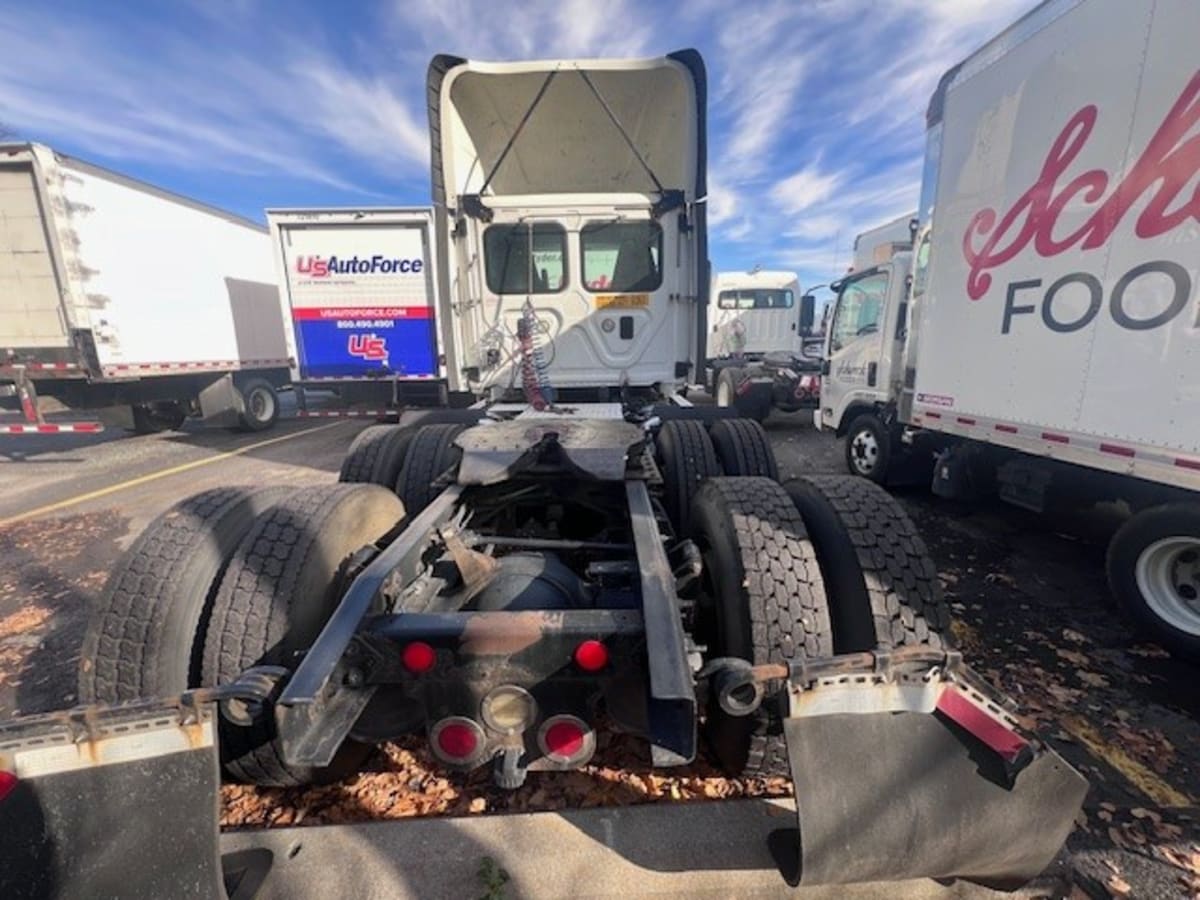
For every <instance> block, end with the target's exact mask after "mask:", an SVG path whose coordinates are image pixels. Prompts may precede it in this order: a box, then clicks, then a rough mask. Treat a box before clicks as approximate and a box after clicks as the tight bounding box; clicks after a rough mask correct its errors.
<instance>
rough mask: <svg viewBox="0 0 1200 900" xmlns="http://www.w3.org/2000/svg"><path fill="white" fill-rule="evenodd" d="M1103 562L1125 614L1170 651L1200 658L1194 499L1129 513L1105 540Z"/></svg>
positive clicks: (1199, 556)
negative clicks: (1131, 515)
mask: <svg viewBox="0 0 1200 900" xmlns="http://www.w3.org/2000/svg"><path fill="white" fill-rule="evenodd" d="M1107 568H1108V582H1109V585H1110V586H1111V587H1112V592H1113V594H1114V595H1115V596H1116V598H1117V600H1118V601H1119V602H1120V604H1121V606H1122V607H1123V608H1124V609H1125V610H1126V611H1127V612H1128V613H1129V615H1130V616H1131V617H1132V618H1133V619H1134V620H1135V621H1137V623H1138V624H1139V625H1141V626H1142V627H1143V628H1144V629H1145V630H1146V632H1147V633H1149V634H1150V635H1151V636H1152V637H1153V638H1154V639H1155V640H1157V641H1158V642H1159V643H1160V644H1162V645H1163V646H1164V647H1166V648H1167V649H1168V650H1170V651H1171V652H1172V653H1174V654H1175V655H1177V656H1180V657H1182V658H1185V659H1191V660H1196V661H1200V505H1196V504H1187V503H1172V504H1167V505H1165V506H1156V507H1153V508H1151V509H1146V510H1142V511H1141V512H1139V513H1137V514H1135V515H1134V516H1133V517H1132V518H1131V519H1130V520H1129V521H1128V522H1126V523H1125V524H1124V525H1123V526H1121V529H1120V530H1119V531H1118V532H1117V533H1116V535H1114V537H1113V539H1112V542H1111V543H1110V544H1109V545H1108V559H1107Z"/></svg>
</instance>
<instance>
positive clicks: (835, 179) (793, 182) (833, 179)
mask: <svg viewBox="0 0 1200 900" xmlns="http://www.w3.org/2000/svg"><path fill="white" fill-rule="evenodd" d="M848 176H849V173H848V172H846V171H837V172H823V171H821V169H820V168H819V163H818V162H814V163H811V164H810V165H807V166H805V167H804V168H803V169H801V170H800V171H799V172H796V173H795V174H793V175H789V176H788V177H787V178H784V179H783V180H782V181H779V182H777V183H776V184H775V186H774V187H773V188H772V189H771V195H772V198H773V199H774V201H775V205H776V206H778V207H779V208H780V209H782V210H783V211H784V212H787V213H792V214H795V213H800V212H804V210H806V209H809V208H810V207H813V206H816V205H817V204H819V203H823V202H824V201H826V200H828V199H829V198H830V197H832V196H833V195H834V193H835V192H836V191H837V190H838V188H840V187H841V186H842V184H843V183H844V182H845V181H846V179H847V177H848Z"/></svg>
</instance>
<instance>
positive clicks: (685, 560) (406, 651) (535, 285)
mask: <svg viewBox="0 0 1200 900" xmlns="http://www.w3.org/2000/svg"><path fill="white" fill-rule="evenodd" d="M426 95H427V97H428V98H429V99H430V121H431V125H432V141H431V143H432V147H431V154H430V156H431V159H432V160H433V170H434V200H435V210H436V213H435V217H436V218H437V219H438V223H437V233H438V241H439V244H440V245H441V249H440V250H439V252H438V254H437V258H438V259H439V260H442V261H443V262H441V263H439V267H438V276H439V280H441V281H442V282H443V283H444V284H445V285H447V286H449V285H450V284H451V283H452V282H453V281H454V278H455V277H457V284H456V285H455V288H456V289H455V291H454V293H453V294H452V296H453V297H454V301H455V302H454V304H453V305H452V307H451V315H452V317H455V318H459V319H461V320H462V325H463V332H462V334H461V337H460V341H459V343H458V344H457V345H454V344H453V343H451V347H452V348H453V349H455V350H457V351H460V352H461V353H462V354H463V356H462V357H461V358H462V362H463V363H464V364H465V365H466V366H467V367H468V369H471V368H475V369H477V371H473V372H470V380H471V381H472V382H474V384H475V385H476V386H477V387H478V389H480V390H481V392H483V393H484V394H485V395H487V396H488V402H487V403H484V404H479V405H477V406H476V407H475V408H472V409H465V410H464V409H434V410H422V411H420V412H419V413H414V412H407V413H406V414H405V417H403V418H402V419H401V421H400V422H399V423H398V424H396V425H381V426H375V428H374V429H367V432H372V434H373V436H372V438H371V439H370V440H367V441H361V442H358V441H356V443H355V444H354V445H352V446H351V447H350V449H349V450H348V453H347V458H346V465H343V467H342V473H341V476H340V479H339V480H340V483H338V484H322V485H310V486H307V487H296V486H278V487H274V488H271V487H265V488H264V487H262V486H256V487H253V488H249V489H247V488H235V487H228V488H218V489H216V490H210V491H207V492H205V493H203V494H201V495H198V496H196V497H193V498H190V499H188V500H185V501H182V503H181V504H180V505H179V506H177V507H176V508H175V509H173V510H171V511H169V512H168V513H166V514H165V515H164V517H163V518H162V519H160V520H159V521H158V522H156V523H154V524H152V525H151V526H150V528H149V529H148V530H147V532H146V534H145V535H144V536H143V537H142V538H141V539H139V540H138V541H137V542H135V544H134V545H133V548H132V549H131V551H130V553H129V554H128V555H127V556H126V557H125V558H124V559H123V560H122V561H121V562H120V563H119V564H118V565H117V566H116V567H115V569H114V574H113V575H112V576H111V579H110V582H109V588H108V589H107V590H106V591H105V594H104V600H103V601H102V602H101V603H100V604H98V606H97V609H96V610H95V613H94V616H93V619H92V622H91V623H90V625H89V630H88V636H87V638H86V639H85V641H84V645H83V651H82V662H81V667H80V692H81V696H82V697H83V698H85V699H86V700H88V701H91V702H92V703H93V704H97V705H93V706H91V707H87V708H84V709H81V710H76V711H73V712H72V711H67V712H63V713H58V714H54V715H50V716H48V717H44V718H40V719H39V718H36V717H35V718H30V719H18V720H16V721H15V722H12V723H8V724H6V725H4V726H0V787H3V788H4V790H5V791H6V792H7V794H8V797H7V798H5V797H4V794H3V792H0V831H3V833H4V835H5V842H6V847H5V849H6V854H7V855H6V858H5V862H6V864H5V865H4V866H3V867H0V894H3V895H4V896H16V895H19V894H22V893H35V894H36V893H38V892H39V891H40V892H41V893H46V892H50V891H52V890H54V889H57V890H58V891H59V892H60V893H66V894H70V895H72V896H74V895H87V894H89V893H92V894H94V893H96V892H97V890H98V888H97V885H99V886H101V888H103V887H104V886H106V885H114V884H116V885H119V886H120V891H119V892H120V893H121V895H122V896H125V897H162V896H172V897H174V896H185V895H186V896H217V895H218V894H219V885H220V884H221V882H222V880H223V879H224V880H226V881H227V883H231V884H232V883H236V884H238V886H239V887H238V892H237V893H238V896H242V895H243V894H246V895H248V894H249V893H251V892H252V891H251V887H252V886H254V885H257V884H262V883H263V881H264V879H270V878H271V877H272V875H273V874H274V871H273V870H275V869H277V868H279V867H278V866H276V864H275V863H274V862H273V861H272V857H271V854H270V853H262V852H259V853H254V854H250V855H247V854H242V855H241V858H240V860H239V859H238V858H236V857H234V856H232V855H230V856H224V857H223V856H222V855H221V854H220V852H219V851H220V837H219V835H218V831H217V828H216V822H215V818H216V811H217V803H216V796H215V795H216V791H217V785H218V766H219V765H223V767H224V770H225V772H226V775H227V776H228V777H230V778H234V779H237V780H242V781H249V782H255V783H258V784H263V785H288V786H292V787H300V786H303V785H307V784H311V783H313V782H321V781H325V780H328V779H330V778H333V777H337V776H338V774H339V773H351V772H353V771H354V770H355V769H356V768H357V767H359V766H360V765H361V764H362V763H363V761H364V758H365V755H366V753H367V752H368V750H369V748H370V747H371V746H372V745H374V744H378V743H380V742H383V741H387V740H390V739H391V738H394V737H397V736H400V735H403V734H416V735H420V736H421V737H420V738H419V739H420V740H423V741H425V742H427V746H428V748H429V750H430V752H431V753H432V755H433V757H434V758H435V759H436V760H437V762H438V764H439V765H440V766H443V767H445V768H446V769H448V770H452V771H458V772H467V771H472V770H477V769H487V770H490V772H491V774H492V777H493V779H494V780H495V783H496V784H497V786H498V787H500V788H503V789H516V788H518V787H520V786H521V784H522V783H524V782H525V779H526V777H527V773H528V772H530V771H536V772H543V773H545V772H553V771H569V770H577V769H580V768H582V767H584V766H587V765H588V764H589V762H590V761H591V760H592V758H593V754H594V753H595V752H596V750H597V744H598V741H597V733H596V729H597V728H598V727H600V723H601V722H602V721H604V720H605V719H607V720H608V721H612V722H614V723H615V724H616V725H617V727H619V728H620V729H621V730H622V731H624V732H626V733H629V734H630V735H635V736H636V737H637V738H639V739H641V740H643V741H644V742H645V746H646V751H647V757H648V759H649V761H650V763H651V764H652V765H653V766H655V767H677V766H685V765H688V764H689V763H691V762H692V761H693V760H695V759H696V757H697V754H698V753H699V750H700V741H701V738H702V737H703V739H704V740H705V741H706V743H707V745H708V747H709V748H710V749H711V751H712V754H713V758H715V759H717V760H719V761H720V764H721V765H722V766H723V767H725V769H726V770H727V771H729V772H730V773H733V774H744V775H767V774H770V775H779V776H787V775H788V774H790V775H791V776H792V778H793V779H794V780H795V782H796V793H797V795H798V796H800V797H802V798H803V801H804V802H803V803H802V804H801V807H800V817H799V819H798V820H797V821H796V825H797V826H798V827H799V829H800V832H799V843H798V846H794V847H793V859H794V860H798V862H799V870H798V871H797V870H796V869H795V868H793V872H795V878H796V879H797V880H800V881H802V882H803V883H805V884H809V883H823V882H827V883H844V882H848V881H869V880H875V879H879V878H908V877H913V876H917V875H936V876H952V875H971V876H974V877H976V878H980V879H986V880H988V881H991V882H997V883H1007V884H1012V883H1016V882H1021V881H1024V880H1026V879H1028V878H1030V877H1032V876H1033V875H1036V874H1037V873H1038V872H1039V871H1041V869H1042V868H1044V867H1045V865H1046V864H1047V863H1048V862H1049V861H1050V859H1051V858H1052V857H1053V856H1054V854H1055V852H1056V851H1057V849H1058V848H1059V847H1060V846H1061V845H1062V843H1063V840H1064V839H1065V837H1066V834H1067V832H1068V831H1069V830H1070V828H1071V826H1072V823H1073V821H1074V818H1075V816H1076V814H1077V813H1078V810H1079V808H1080V805H1081V803H1082V800H1083V797H1084V794H1085V793H1086V790H1087V784H1086V781H1085V780H1084V779H1083V778H1082V777H1081V776H1080V775H1079V774H1078V773H1077V772H1075V771H1074V770H1073V769H1072V768H1071V767H1070V766H1069V765H1067V764H1066V763H1065V762H1064V761H1063V760H1062V759H1061V757H1059V756H1058V755H1056V754H1055V752H1054V751H1053V749H1051V748H1050V747H1049V746H1048V745H1047V744H1045V743H1044V742H1043V741H1041V740H1039V739H1038V738H1037V737H1036V736H1035V735H1033V734H1031V733H1030V732H1028V731H1027V730H1026V729H1025V728H1024V727H1023V726H1022V725H1021V723H1020V721H1018V719H1017V718H1016V716H1015V715H1014V714H1013V709H1012V706H1011V704H1010V703H1009V702H1008V701H1006V700H1005V699H1004V698H1002V697H1000V696H999V695H997V694H996V693H995V692H994V691H993V690H992V689H991V688H989V687H988V686H987V685H986V684H985V683H984V682H983V681H982V680H981V679H980V678H979V677H978V676H977V675H975V674H973V673H972V672H971V670H970V668H969V667H967V666H966V665H964V664H963V661H962V658H961V655H960V654H959V653H957V652H956V651H954V650H953V648H951V647H949V646H948V645H947V643H946V642H947V640H948V638H947V636H946V633H947V632H948V629H949V616H948V614H947V610H946V606H945V602H944V600H943V598H942V597H941V595H940V594H939V592H938V587H937V576H936V573H935V572H934V569H933V566H932V563H931V562H930V561H929V560H928V557H927V555H926V553H925V549H924V546H923V545H922V544H921V542H920V539H919V538H918V537H917V536H916V533H915V531H914V530H913V528H912V525H911V523H910V522H908V520H907V519H906V518H905V517H904V514H903V511H901V510H900V509H899V507H898V505H897V504H896V501H895V500H894V499H893V498H891V497H889V496H888V495H887V494H886V493H885V492H883V491H882V490H880V489H879V488H877V487H876V486H875V485H871V484H867V483H865V482H862V481H860V480H858V479H852V478H850V477H848V476H834V477H833V479H832V480H830V479H820V478H811V479H807V480H805V481H803V482H798V483H795V484H793V485H791V486H790V490H789V488H786V487H785V486H784V485H782V484H780V483H779V481H778V480H777V478H776V475H777V468H776V463H775V459H774V457H773V456H772V454H771V447H770V444H769V443H768V442H767V440H766V436H765V434H764V433H763V430H762V428H761V426H759V425H758V424H757V423H755V422H753V421H749V420H746V419H739V418H736V417H734V416H732V415H731V414H729V411H727V410H719V409H715V408H713V407H708V408H703V409H702V408H698V407H689V406H688V405H686V402H684V403H681V402H679V400H675V401H671V400H670V398H672V397H678V394H677V391H678V389H679V388H680V387H682V386H683V385H685V384H687V381H686V379H687V378H688V377H689V376H690V375H691V374H692V373H693V372H694V368H693V367H694V365H695V364H696V363H698V362H700V361H702V359H703V357H702V355H701V352H702V348H703V344H702V343H701V340H702V339H703V338H704V337H705V331H704V329H703V319H704V310H705V306H704V302H703V301H704V294H705V293H706V292H707V288H708V283H707V278H706V277H703V276H705V274H706V270H707V267H708V266H707V254H706V252H705V250H706V228H705V209H706V206H705V204H704V203H703V198H704V196H705V148H706V142H705V116H706V106H707V103H706V96H707V92H706V80H705V73H704V66H703V63H702V61H701V59H700V56H699V54H698V53H696V52H695V51H691V50H685V51H681V52H679V53H673V54H671V55H670V56H667V57H662V58H657V59H638V60H552V61H546V62H516V63H491V62H488V63H477V62H472V61H469V60H466V59H462V58H458V57H449V56H439V57H436V58H435V59H434V60H433V62H432V64H431V66H430V69H429V75H428V80H427V92H426ZM442 250H444V251H446V252H441V251H442ZM452 273H456V274H452ZM601 276H603V277H601ZM589 285H594V287H593V286H589ZM447 289H448V290H449V287H447ZM605 323H609V324H608V325H606V324H605ZM493 351H495V352H494V354H493ZM538 354H542V358H541V359H540V361H539V360H538V358H537V357H538ZM510 371H511V372H512V374H510ZM513 375H515V377H516V378H517V379H519V386H518V387H516V388H512V387H510V386H509V385H510V378H511V377H513ZM556 392H557V396H556V395H555V394H556ZM514 394H515V396H516V397H518V398H521V402H508V398H509V397H510V396H511V395H514ZM497 395H499V396H497ZM603 396H609V397H611V398H616V399H610V400H608V401H607V402H605V401H602V400H601V399H600V398H601V397H603ZM588 397H590V398H592V399H591V402H588V400H587V399H586V398H588ZM367 432H364V434H365V433H367ZM872 522H880V523H883V524H882V525H880V526H878V527H872V526H871V523H872ZM164 547H169V548H170V549H171V553H170V554H166V556H169V557H170V564H168V565H164V564H162V562H161V561H162V560H163V559H164V551H163V548H164ZM881 548H884V549H883V550H882V552H881ZM880 559H883V560H885V562H886V565H883V564H881V563H880V562H879V560H880ZM147 572H149V573H150V574H149V575H147ZM823 573H824V574H823ZM867 585H871V587H870V588H869V589H868V587H867ZM116 636H122V637H121V639H117V637H116ZM126 638H127V639H126ZM164 697H165V698H166V699H163V698H164ZM218 709H219V712H218ZM218 746H219V750H218ZM541 777H543V778H546V777H553V776H552V775H548V774H543V775H542V776H541ZM397 787H398V789H399V790H401V791H402V790H404V789H405V788H404V786H403V785H398V786H397ZM286 795H287V792H285V794H283V795H281V799H282V798H283V797H284V796H286ZM293 796H294V795H293ZM95 797H103V798H104V801H105V802H103V803H96V802H94V798H95ZM880 797H887V798H888V800H889V802H888V803H885V804H882V805H881V804H880ZM947 798H950V799H947ZM285 802H286V801H285ZM114 823H119V827H117V826H116V825H114ZM393 824H394V827H399V828H408V827H412V826H411V825H408V824H405V823H400V822H397V823H393ZM384 827H393V826H384ZM114 828H115V830H116V832H117V833H119V834H120V835H121V840H120V841H117V842H114V841H112V840H110V839H109V837H110V835H111V834H112V833H114ZM789 834H791V835H792V839H793V840H795V835H796V833H795V831H792V832H789ZM329 839H330V833H329V832H328V831H327V830H324V829H320V828H316V829H308V830H307V831H306V835H305V837H304V842H305V845H306V846H308V845H310V844H312V843H320V842H322V841H327V840H329ZM396 862H397V861H396V860H392V859H390V858H387V857H386V856H379V857H378V860H374V859H370V860H364V859H363V858H361V857H359V858H357V859H352V858H350V857H347V858H346V860H345V866H344V868H345V872H344V879H345V884H344V887H345V891H344V892H345V893H346V894H360V893H363V892H364V891H366V892H368V893H369V892H370V891H371V890H375V891H379V890H380V887H379V886H380V885H385V886H386V885H387V884H388V883H389V879H392V878H395V877H396V876H395V871H394V868H395V864H396ZM399 862H400V864H401V865H403V860H400V861H399ZM547 862H548V863H549V862H551V861H550V860H548V861H547ZM239 864H240V868H239ZM271 884H272V883H271V882H270V881H269V880H268V881H266V884H265V891H266V892H270V893H273V894H278V895H287V896H292V895H295V894H297V893H298V892H297V891H295V890H293V891H289V890H287V889H286V888H279V886H278V882H275V887H274V888H272V886H271ZM383 890H384V891H385V892H386V890H387V889H386V887H385V888H383ZM101 892H103V890H102V891H101ZM109 892H110V893H111V892H112V891H109Z"/></svg>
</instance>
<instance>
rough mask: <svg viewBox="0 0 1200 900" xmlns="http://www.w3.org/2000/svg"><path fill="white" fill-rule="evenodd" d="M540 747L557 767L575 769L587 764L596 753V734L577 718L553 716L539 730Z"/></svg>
mask: <svg viewBox="0 0 1200 900" xmlns="http://www.w3.org/2000/svg"><path fill="white" fill-rule="evenodd" d="M538 746H539V747H541V750H542V753H543V754H544V755H545V757H546V759H547V760H548V761H549V762H550V763H552V764H553V765H555V766H556V767H559V768H563V769H573V768H577V767H579V766H582V765H584V764H585V763H587V761H588V760H590V759H591V758H592V754H593V753H595V752H596V732H594V731H592V729H591V726H589V725H588V724H587V722H585V721H583V720H582V719H579V718H576V717H575V716H566V715H562V716H551V717H550V718H549V719H547V720H546V721H545V722H543V723H542V727H541V728H539V729H538Z"/></svg>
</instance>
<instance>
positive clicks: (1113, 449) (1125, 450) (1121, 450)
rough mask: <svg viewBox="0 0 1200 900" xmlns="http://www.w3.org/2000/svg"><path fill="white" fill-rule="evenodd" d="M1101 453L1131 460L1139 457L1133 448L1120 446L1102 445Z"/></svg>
mask: <svg viewBox="0 0 1200 900" xmlns="http://www.w3.org/2000/svg"><path fill="white" fill-rule="evenodd" d="M1100 452H1101V453H1111V454H1112V455H1113V456H1124V457H1127V458H1129V459H1132V458H1133V457H1135V456H1137V451H1136V450H1134V449H1133V448H1132V447H1122V446H1121V445H1120V444H1101V445H1100Z"/></svg>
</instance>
